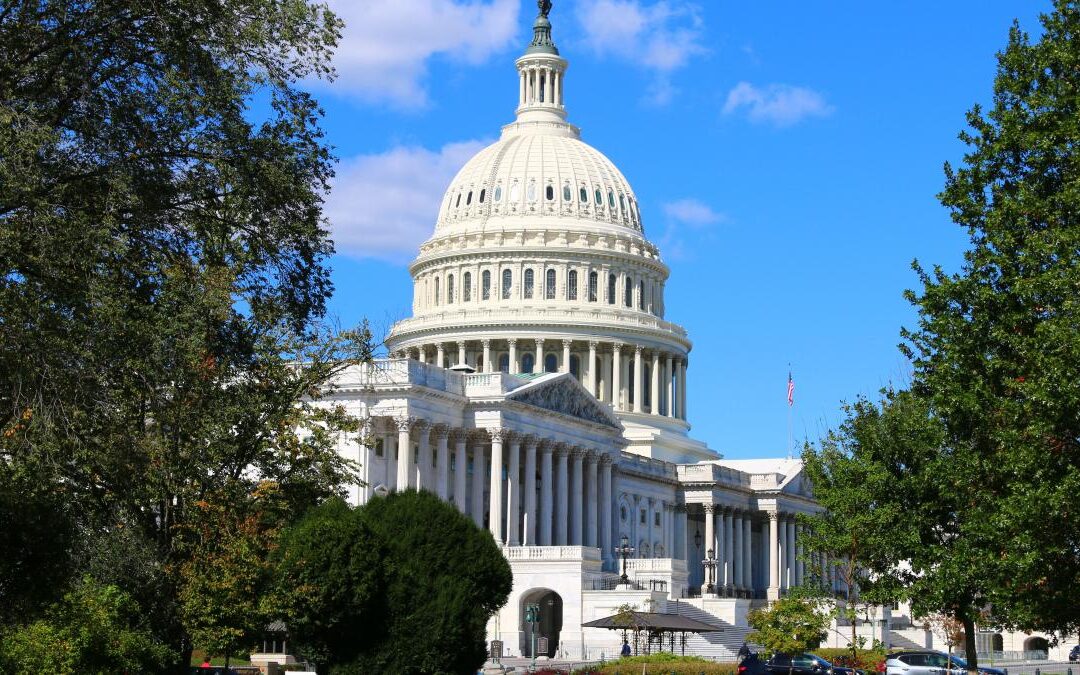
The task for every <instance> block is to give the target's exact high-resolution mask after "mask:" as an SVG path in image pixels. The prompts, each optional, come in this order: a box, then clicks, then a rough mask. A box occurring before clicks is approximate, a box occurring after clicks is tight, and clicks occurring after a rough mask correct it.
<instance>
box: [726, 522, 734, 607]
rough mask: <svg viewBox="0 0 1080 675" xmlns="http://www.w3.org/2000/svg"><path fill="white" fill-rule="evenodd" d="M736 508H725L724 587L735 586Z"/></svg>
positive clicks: (728, 588) (730, 587) (729, 588)
mask: <svg viewBox="0 0 1080 675" xmlns="http://www.w3.org/2000/svg"><path fill="white" fill-rule="evenodd" d="M734 523H735V510H734V509H725V510H724V568H725V569H726V570H727V572H726V573H725V574H724V587H725V589H727V590H731V589H732V588H734V587H735V525H734Z"/></svg>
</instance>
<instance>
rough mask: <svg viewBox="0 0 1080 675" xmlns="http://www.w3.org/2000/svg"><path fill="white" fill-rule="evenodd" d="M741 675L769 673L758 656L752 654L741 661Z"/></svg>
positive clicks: (764, 674)
mask: <svg viewBox="0 0 1080 675" xmlns="http://www.w3.org/2000/svg"><path fill="white" fill-rule="evenodd" d="M739 675H768V671H766V670H765V662H764V661H762V660H761V659H760V658H758V655H757V654H750V655H748V656H746V657H744V658H743V659H742V660H741V661H739Z"/></svg>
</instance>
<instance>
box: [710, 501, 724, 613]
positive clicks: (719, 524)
mask: <svg viewBox="0 0 1080 675" xmlns="http://www.w3.org/2000/svg"><path fill="white" fill-rule="evenodd" d="M713 520H715V521H716V525H715V528H716V529H715V532H716V541H715V542H712V544H711V545H712V547H713V549H714V550H715V551H716V592H717V594H718V595H719V594H720V589H722V588H723V587H724V586H726V585H727V564H726V562H725V561H726V560H727V548H726V547H725V546H724V541H725V538H724V507H723V506H720V505H719V504H714V505H713ZM710 541H711V540H710Z"/></svg>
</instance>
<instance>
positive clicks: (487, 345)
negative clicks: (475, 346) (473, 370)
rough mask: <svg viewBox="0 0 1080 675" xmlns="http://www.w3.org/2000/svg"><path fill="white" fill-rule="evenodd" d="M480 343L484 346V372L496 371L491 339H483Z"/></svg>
mask: <svg viewBox="0 0 1080 675" xmlns="http://www.w3.org/2000/svg"><path fill="white" fill-rule="evenodd" d="M480 344H481V345H482V346H483V347H484V372H485V373H494V372H495V364H494V363H492V362H491V340H481V341H480Z"/></svg>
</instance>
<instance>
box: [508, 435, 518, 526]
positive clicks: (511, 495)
mask: <svg viewBox="0 0 1080 675" xmlns="http://www.w3.org/2000/svg"><path fill="white" fill-rule="evenodd" d="M508 445H509V453H510V454H509V460H510V461H509V462H507V464H508V466H507V471H506V543H507V544H508V545H510V546H520V545H521V539H520V538H519V536H518V531H519V529H518V521H519V519H520V516H521V482H520V479H521V437H520V436H517V435H514V436H511V437H510V442H509V443H508Z"/></svg>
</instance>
